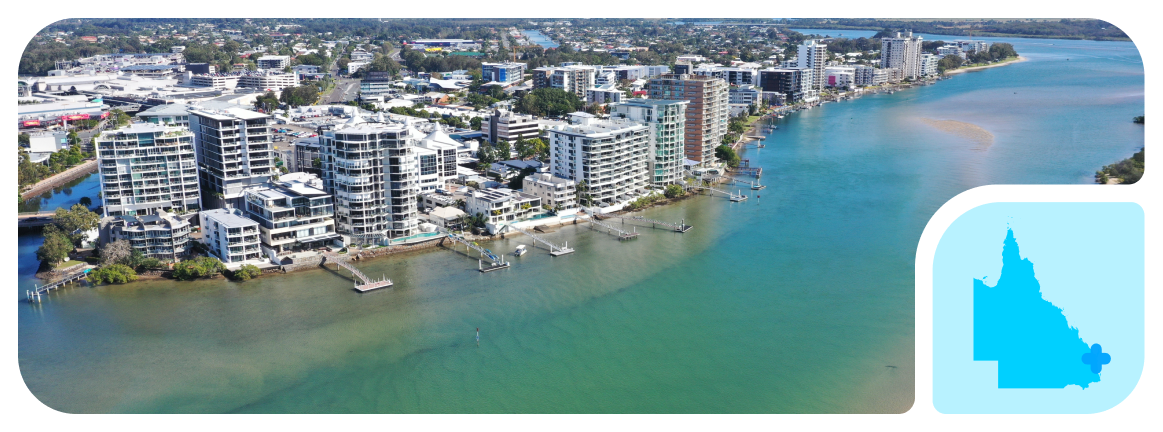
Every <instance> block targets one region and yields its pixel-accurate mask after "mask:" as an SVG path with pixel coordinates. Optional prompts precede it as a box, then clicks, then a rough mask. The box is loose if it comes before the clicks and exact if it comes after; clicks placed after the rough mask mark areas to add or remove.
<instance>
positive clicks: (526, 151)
mask: <svg viewBox="0 0 1163 432" xmlns="http://www.w3.org/2000/svg"><path fill="white" fill-rule="evenodd" d="M513 145H514V147H516V149H517V157H519V158H521V159H530V158H532V159H537V160H544V159H546V158H548V157H549V144H546V143H545V141H542V140H541V138H533V139H530V140H527V139H524V138H520V139H518V140H517V142H515V143H513Z"/></svg>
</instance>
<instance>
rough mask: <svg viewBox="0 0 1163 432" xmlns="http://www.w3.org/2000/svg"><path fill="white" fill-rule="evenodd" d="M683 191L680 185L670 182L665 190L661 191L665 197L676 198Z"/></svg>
mask: <svg viewBox="0 0 1163 432" xmlns="http://www.w3.org/2000/svg"><path fill="white" fill-rule="evenodd" d="M683 193H685V191H683V190H682V186H679V185H676V184H671V185H666V190H665V191H664V192H663V195H665V196H666V197H667V198H678V197H680V196H682V195H683Z"/></svg>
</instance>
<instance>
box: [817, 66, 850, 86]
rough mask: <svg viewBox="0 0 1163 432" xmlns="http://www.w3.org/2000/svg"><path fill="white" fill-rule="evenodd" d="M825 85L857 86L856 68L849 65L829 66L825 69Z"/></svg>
mask: <svg viewBox="0 0 1163 432" xmlns="http://www.w3.org/2000/svg"><path fill="white" fill-rule="evenodd" d="M824 85H825V86H826V87H835V88H852V87H855V86H856V68H855V67H848V66H829V67H827V68H825V69H824Z"/></svg>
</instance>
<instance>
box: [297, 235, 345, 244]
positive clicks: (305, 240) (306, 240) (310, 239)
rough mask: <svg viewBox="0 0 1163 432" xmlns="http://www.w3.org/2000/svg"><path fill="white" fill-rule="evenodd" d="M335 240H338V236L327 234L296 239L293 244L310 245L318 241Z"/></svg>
mask: <svg viewBox="0 0 1163 432" xmlns="http://www.w3.org/2000/svg"><path fill="white" fill-rule="evenodd" d="M337 238H339V234H336V233H327V234H323V235H317V236H310V237H302V238H296V239H295V243H311V242H317V241H320V240H331V239H337Z"/></svg>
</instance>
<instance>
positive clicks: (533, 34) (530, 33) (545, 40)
mask: <svg viewBox="0 0 1163 432" xmlns="http://www.w3.org/2000/svg"><path fill="white" fill-rule="evenodd" d="M521 33H524V34H525V37H527V38H529V41H531V42H533V43H535V44H537V45H541V47H542V48H557V47H559V46H561V45H559V44H558V43H557V42H554V41H553V39H550V38H549V36H546V35H544V34H542V33H541V32H540V31H537V30H522V31H521Z"/></svg>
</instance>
